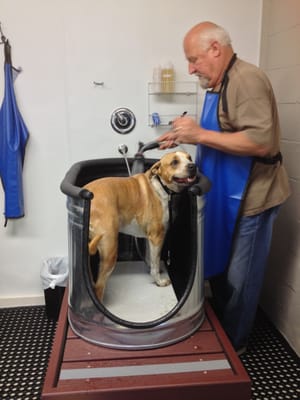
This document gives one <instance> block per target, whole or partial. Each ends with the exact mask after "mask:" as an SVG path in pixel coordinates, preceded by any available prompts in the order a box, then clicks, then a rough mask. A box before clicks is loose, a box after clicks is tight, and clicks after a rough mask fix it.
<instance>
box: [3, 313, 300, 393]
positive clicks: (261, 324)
mask: <svg viewBox="0 0 300 400" xmlns="http://www.w3.org/2000/svg"><path fill="white" fill-rule="evenodd" d="M55 328H56V323H55V322H54V321H52V320H50V319H48V318H47V315H46V313H45V307H43V306H35V307H18V308H6V309H0V339H1V340H0V399H1V400H39V399H40V396H41V391H42V386H43V381H44V377H45V374H46V369H47V363H48V358H49V355H50V351H51V345H52V340H53V337H54V333H55ZM241 360H242V362H243V364H244V366H245V368H246V370H247V371H248V374H249V376H250V378H251V380H252V399H254V400H288V399H299V394H300V393H299V376H300V364H299V359H298V357H297V356H296V354H295V353H294V352H293V351H292V350H291V349H290V348H289V346H288V345H287V343H286V342H285V340H284V339H283V338H282V336H281V335H280V334H279V333H278V332H277V331H276V329H274V327H273V325H272V324H270V323H269V321H268V320H267V319H266V317H265V315H264V314H263V313H262V312H258V314H257V318H256V321H255V326H254V329H253V331H252V334H251V337H250V341H249V347H248V351H247V353H245V354H243V355H242V356H241ZM220 400H221V399H220Z"/></svg>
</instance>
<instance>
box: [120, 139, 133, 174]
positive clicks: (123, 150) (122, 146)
mask: <svg viewBox="0 0 300 400" xmlns="http://www.w3.org/2000/svg"><path fill="white" fill-rule="evenodd" d="M118 152H119V153H120V154H122V156H123V157H124V160H125V163H126V167H127V171H128V175H129V176H131V171H130V167H129V164H128V160H127V153H128V147H127V146H126V144H120V145H119V146H118Z"/></svg>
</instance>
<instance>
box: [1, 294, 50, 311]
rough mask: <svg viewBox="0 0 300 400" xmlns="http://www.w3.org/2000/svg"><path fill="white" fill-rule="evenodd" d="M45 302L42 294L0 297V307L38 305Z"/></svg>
mask: <svg viewBox="0 0 300 400" xmlns="http://www.w3.org/2000/svg"><path fill="white" fill-rule="evenodd" d="M44 304H45V298H44V296H33V297H0V308H9V307H22V306H24V307H25V306H40V305H44Z"/></svg>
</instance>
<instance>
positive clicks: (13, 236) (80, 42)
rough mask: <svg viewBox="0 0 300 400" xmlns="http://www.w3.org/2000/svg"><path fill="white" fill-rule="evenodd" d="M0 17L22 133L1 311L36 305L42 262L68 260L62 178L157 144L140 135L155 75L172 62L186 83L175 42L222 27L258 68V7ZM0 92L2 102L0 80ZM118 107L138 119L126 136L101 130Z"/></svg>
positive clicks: (51, 7) (249, 0)
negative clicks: (17, 200) (21, 210)
mask: <svg viewBox="0 0 300 400" xmlns="http://www.w3.org/2000/svg"><path fill="white" fill-rule="evenodd" d="M0 10H1V13H0V21H1V23H2V29H3V31H4V33H5V35H6V36H7V37H8V38H9V39H10V42H11V45H12V56H13V63H14V65H15V66H21V67H22V69H23V72H22V73H21V74H20V75H19V76H18V78H17V80H16V83H15V90H16V94H17V98H18V104H19V107H20V109H21V112H22V114H23V117H24V120H25V121H26V124H27V126H28V128H29V130H30V140H29V143H28V146H27V150H26V159H25V166H24V192H25V207H26V216H25V218H23V219H20V220H16V221H9V223H8V226H7V228H4V227H2V226H0V246H1V248H0V305H2V306H3V305H12V304H26V302H27V303H28V302H29V303H34V302H40V301H42V296H43V291H42V288H41V285H40V267H41V265H42V260H43V259H44V258H46V257H50V256H60V255H65V254H66V253H67V227H66V218H67V213H66V207H65V200H66V199H65V196H64V195H63V194H62V193H61V192H60V189H59V185H60V182H61V180H62V178H63V176H64V174H65V172H66V171H67V170H68V168H69V167H70V166H71V165H72V164H73V163H74V162H76V161H79V160H83V159H90V158H103V157H118V156H119V153H118V152H117V146H118V144H120V143H126V144H127V145H128V147H129V150H130V152H129V155H133V154H134V153H135V151H136V149H137V143H138V141H139V140H141V141H144V142H146V141H148V140H152V139H153V138H154V136H155V135H157V133H158V132H157V131H155V130H154V129H153V128H150V127H148V126H147V82H148V81H150V80H151V79H152V70H153V67H154V66H156V65H157V64H159V63H163V62H165V61H168V60H171V61H172V62H173V63H174V66H175V69H176V74H177V77H178V79H182V80H187V79H188V80H189V79H192V78H190V77H188V75H187V65H186V62H185V60H184V55H183V52H182V38H183V36H184V34H185V32H186V31H187V30H188V29H189V28H190V27H191V26H193V25H194V24H196V23H197V22H200V21H202V20H213V21H215V22H217V23H219V24H221V25H223V26H225V27H226V28H227V29H228V31H229V32H230V33H231V36H232V39H233V43H234V46H235V50H236V51H237V53H238V54H239V56H240V57H242V58H245V59H247V60H249V61H250V62H253V63H256V64H257V63H258V60H259V44H260V43H259V42H260V23H261V0H226V1H224V0H211V1H206V0H185V1H183V0H163V1H162V0H151V1H150V0H149V1H148V0H127V1H123V0H26V1H22V0H0ZM0 51H2V47H1V48H0ZM2 55H3V53H0V60H2V61H3V58H2ZM2 61H0V62H2ZM94 80H95V81H103V82H104V87H95V86H94V85H93V83H92V82H93V81H94ZM0 90H1V98H2V94H3V76H2V74H1V77H0ZM120 106H122V107H123V106H125V107H129V108H131V109H132V110H133V111H134V112H135V114H136V118H137V125H136V128H135V130H134V131H133V132H132V133H130V134H129V135H126V136H124V135H118V134H117V133H115V132H114V131H113V130H112V128H111V127H110V124H109V120H110V115H111V113H112V111H113V110H114V109H115V108H117V107H120ZM147 155H149V156H154V154H153V153H150V152H149V153H148V154H147ZM3 208H4V207H3V191H2V190H1V191H0V209H1V210H3ZM1 212H2V211H1ZM2 221H4V219H3V220H2ZM1 225H2V222H1Z"/></svg>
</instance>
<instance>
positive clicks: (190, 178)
mask: <svg viewBox="0 0 300 400" xmlns="http://www.w3.org/2000/svg"><path fill="white" fill-rule="evenodd" d="M196 179H197V167H196V164H194V163H190V164H188V165H187V176H186V177H180V178H179V177H174V178H173V180H174V181H175V182H176V183H179V184H183V185H191V184H192V183H194V182H195V181H196Z"/></svg>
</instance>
